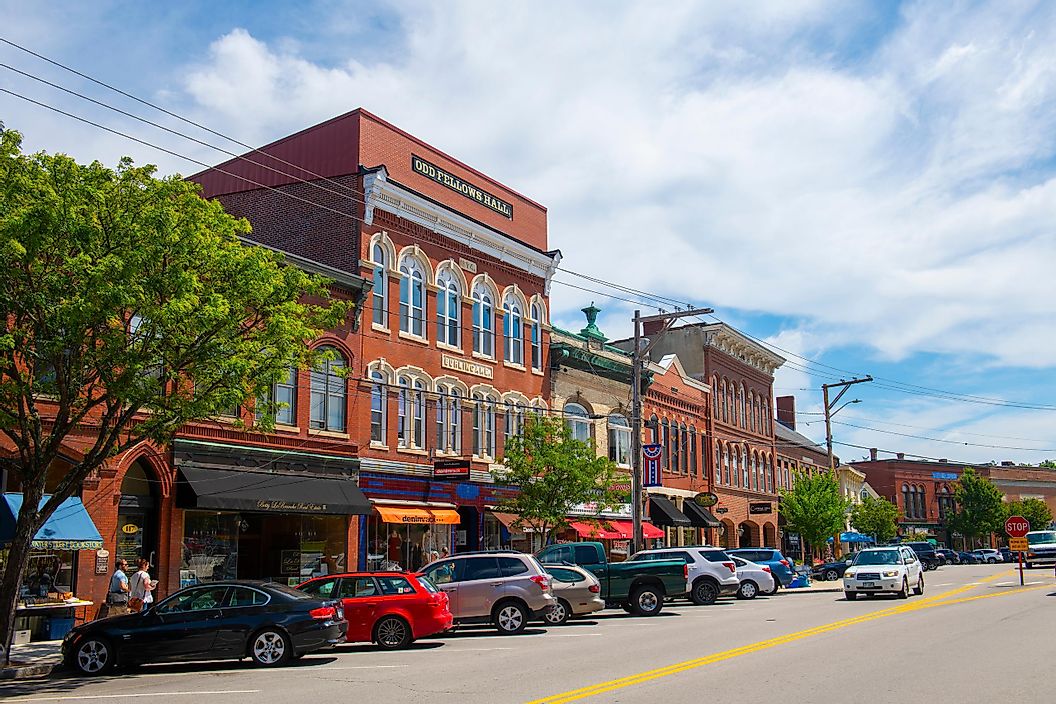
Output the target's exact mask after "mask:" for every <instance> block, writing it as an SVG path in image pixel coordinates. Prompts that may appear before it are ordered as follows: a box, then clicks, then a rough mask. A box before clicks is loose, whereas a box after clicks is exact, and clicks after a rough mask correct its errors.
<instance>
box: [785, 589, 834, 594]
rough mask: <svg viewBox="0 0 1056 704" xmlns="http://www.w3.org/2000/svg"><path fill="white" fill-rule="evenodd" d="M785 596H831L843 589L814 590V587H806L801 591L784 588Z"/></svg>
mask: <svg viewBox="0 0 1056 704" xmlns="http://www.w3.org/2000/svg"><path fill="white" fill-rule="evenodd" d="M781 591H783V592H784V593H785V594H833V593H835V592H842V591H843V587H822V588H820V589H815V588H814V587H806V588H803V589H789V588H788V587H785V588H784V589H782V590H781Z"/></svg>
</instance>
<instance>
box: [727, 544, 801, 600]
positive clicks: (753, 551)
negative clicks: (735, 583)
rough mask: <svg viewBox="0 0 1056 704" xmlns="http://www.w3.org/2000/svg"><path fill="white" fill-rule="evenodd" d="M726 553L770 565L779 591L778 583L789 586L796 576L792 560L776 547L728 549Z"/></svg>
mask: <svg viewBox="0 0 1056 704" xmlns="http://www.w3.org/2000/svg"><path fill="white" fill-rule="evenodd" d="M726 554H728V555H736V556H737V557H739V558H741V559H742V560H748V562H755V563H758V564H760V565H766V566H767V567H769V568H770V573H771V574H773V575H774V578H775V583H774V591H777V587H778V585H780V586H782V587H787V586H788V585H789V584H791V583H792V580H793V579H795V577H796V572H795V570H794V569H793V567H792V561H791V560H789V559H788V558H787V557H785V556H784V555H782V554H781V551H780V550H777V549H774V548H736V549H733V550H727V551H726Z"/></svg>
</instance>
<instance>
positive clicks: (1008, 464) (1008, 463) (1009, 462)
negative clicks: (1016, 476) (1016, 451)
mask: <svg viewBox="0 0 1056 704" xmlns="http://www.w3.org/2000/svg"><path fill="white" fill-rule="evenodd" d="M1001 466H1002V467H1015V466H1016V463H1015V462H1013V461H1012V460H1005V461H1004V462H1002V463H1001Z"/></svg>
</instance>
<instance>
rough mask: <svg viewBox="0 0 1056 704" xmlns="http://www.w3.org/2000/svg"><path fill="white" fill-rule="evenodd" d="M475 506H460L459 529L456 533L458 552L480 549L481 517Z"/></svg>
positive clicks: (456, 548) (456, 549)
mask: <svg viewBox="0 0 1056 704" xmlns="http://www.w3.org/2000/svg"><path fill="white" fill-rule="evenodd" d="M479 516H480V514H479V512H478V511H477V509H476V507H475V506H459V507H458V517H459V518H460V519H461V520H460V521H459V522H458V530H457V531H456V532H455V535H456V545H455V551H456V552H472V551H474V550H480V522H479V521H480V519H479Z"/></svg>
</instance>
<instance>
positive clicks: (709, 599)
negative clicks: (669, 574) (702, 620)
mask: <svg viewBox="0 0 1056 704" xmlns="http://www.w3.org/2000/svg"><path fill="white" fill-rule="evenodd" d="M691 596H692V598H693V603H694V604H696V605H698V606H707V605H708V604H714V603H715V601H716V600H717V599H718V598H719V588H718V587H717V586H715V584H714V583H713V582H709V581H708V580H706V579H702V580H700V581H699V582H697V583H696V584H694V585H693V593H692V595H691Z"/></svg>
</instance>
